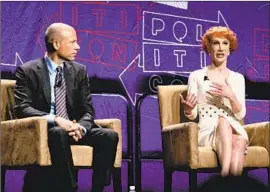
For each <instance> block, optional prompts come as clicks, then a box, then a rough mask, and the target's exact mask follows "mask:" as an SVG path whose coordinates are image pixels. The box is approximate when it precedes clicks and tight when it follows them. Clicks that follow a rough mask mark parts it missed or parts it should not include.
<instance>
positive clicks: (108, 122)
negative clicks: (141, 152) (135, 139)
mask: <svg viewBox="0 0 270 192" xmlns="http://www.w3.org/2000/svg"><path fill="white" fill-rule="evenodd" d="M95 123H96V124H98V125H100V126H101V127H104V128H109V129H112V130H114V131H115V132H117V133H118V138H119V141H118V145H117V150H116V157H115V162H114V167H121V163H122V126H121V120H120V119H96V120H95Z"/></svg>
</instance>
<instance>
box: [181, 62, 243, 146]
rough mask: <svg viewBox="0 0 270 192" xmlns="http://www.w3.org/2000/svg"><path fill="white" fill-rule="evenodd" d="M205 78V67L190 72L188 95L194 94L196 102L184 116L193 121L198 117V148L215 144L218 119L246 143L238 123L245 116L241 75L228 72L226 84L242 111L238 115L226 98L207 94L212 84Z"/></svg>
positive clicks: (241, 127)
mask: <svg viewBox="0 0 270 192" xmlns="http://www.w3.org/2000/svg"><path fill="white" fill-rule="evenodd" d="M206 76H207V68H206V67H205V68H203V69H199V70H196V71H194V72H192V73H191V74H190V76H189V80H188V93H194V94H195V95H196V97H197V100H198V101H197V105H196V106H195V108H194V109H193V110H192V113H191V114H190V115H186V116H187V117H188V118H189V119H191V120H193V119H195V118H196V117H197V115H199V123H198V126H199V137H198V142H199V146H213V145H214V144H215V135H216V133H215V131H216V127H217V124H218V119H219V117H224V118H226V119H227V120H228V122H229V124H230V125H231V127H232V128H233V129H234V130H235V131H236V133H237V134H239V135H242V136H243V137H244V138H245V139H246V140H247V141H248V135H247V133H246V131H245V130H244V128H243V126H242V125H241V123H240V120H241V119H243V118H244V116H245V114H246V105H245V80H244V77H243V75H241V74H240V73H237V72H233V71H230V75H229V77H228V82H229V83H230V85H231V87H232V90H233V92H234V94H235V95H236V97H237V99H238V100H239V102H240V103H241V105H242V110H241V111H240V112H239V113H233V112H232V107H231V104H230V101H229V100H228V99H227V98H217V97H213V96H212V95H210V94H208V93H207V91H209V89H210V87H209V86H210V84H211V83H212V82H211V81H210V80H208V79H206V78H205V77H206Z"/></svg>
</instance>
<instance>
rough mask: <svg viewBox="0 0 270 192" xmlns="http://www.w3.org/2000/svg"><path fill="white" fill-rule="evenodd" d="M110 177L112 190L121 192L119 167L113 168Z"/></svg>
mask: <svg viewBox="0 0 270 192" xmlns="http://www.w3.org/2000/svg"><path fill="white" fill-rule="evenodd" d="M112 178H113V190H114V192H122V182H121V168H113V170H112Z"/></svg>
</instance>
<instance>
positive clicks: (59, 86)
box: [55, 66, 68, 119]
mask: <svg viewBox="0 0 270 192" xmlns="http://www.w3.org/2000/svg"><path fill="white" fill-rule="evenodd" d="M55 110H56V115H58V116H60V117H63V118H65V119H68V115H67V107H66V82H65V79H64V74H63V69H62V67H60V66H58V67H57V68H56V78H55Z"/></svg>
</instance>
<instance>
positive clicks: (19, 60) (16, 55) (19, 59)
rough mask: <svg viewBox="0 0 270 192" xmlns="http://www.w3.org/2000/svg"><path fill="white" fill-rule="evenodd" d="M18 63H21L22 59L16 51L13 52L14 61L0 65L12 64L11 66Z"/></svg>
mask: <svg viewBox="0 0 270 192" xmlns="http://www.w3.org/2000/svg"><path fill="white" fill-rule="evenodd" d="M18 62H19V63H18ZM18 64H23V62H22V59H21V57H20V55H19V53H17V52H16V53H15V62H14V63H0V65H4V66H12V67H16V66H17V65H18Z"/></svg>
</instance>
